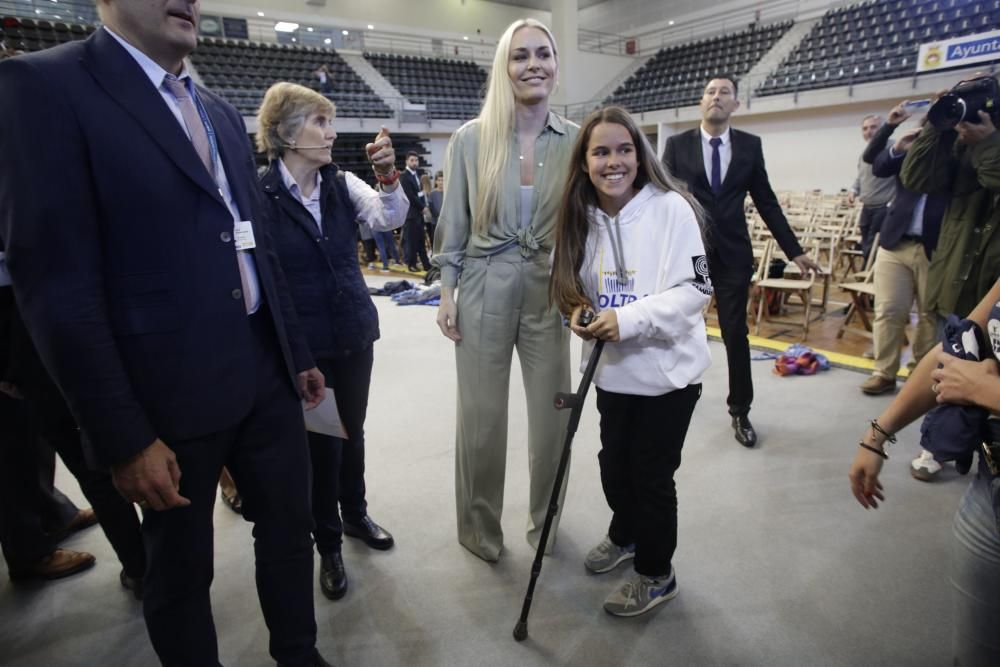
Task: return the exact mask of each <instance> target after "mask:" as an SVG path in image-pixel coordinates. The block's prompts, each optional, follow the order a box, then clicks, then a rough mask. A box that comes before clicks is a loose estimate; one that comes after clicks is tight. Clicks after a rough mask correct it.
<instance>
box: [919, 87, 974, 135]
mask: <svg viewBox="0 0 1000 667" xmlns="http://www.w3.org/2000/svg"><path fill="white" fill-rule="evenodd" d="M964 117H965V100H963V99H962V98H961V97H959V96H958V95H956V94H955V93H947V94H945V95H942V96H941V97H939V98H938V101H937V102H935V103H934V105H933V106H931V108H930V109H929V110H928V111H927V120H928V121H930V123H931V125H933V126H934V128H935V129H937V130H950V129H952V128H953V127H955V126H956V125H958V124H959V123H960V122H962V119H963V118H964Z"/></svg>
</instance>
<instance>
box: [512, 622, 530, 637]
mask: <svg viewBox="0 0 1000 667" xmlns="http://www.w3.org/2000/svg"><path fill="white" fill-rule="evenodd" d="M527 638H528V624H527V623H525V622H524V621H518V622H517V625H515V626H514V639H516V640H517V641H519V642H523V641H524V640H525V639H527Z"/></svg>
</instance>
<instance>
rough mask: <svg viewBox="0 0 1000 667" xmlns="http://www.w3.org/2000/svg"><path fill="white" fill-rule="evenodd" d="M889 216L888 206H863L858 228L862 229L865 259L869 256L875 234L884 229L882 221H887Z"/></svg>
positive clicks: (862, 248) (862, 249) (862, 245)
mask: <svg viewBox="0 0 1000 667" xmlns="http://www.w3.org/2000/svg"><path fill="white" fill-rule="evenodd" d="M888 216H889V207H888V206H879V207H877V208H876V207H871V206H864V207H862V208H861V215H860V217H858V228H859V229H860V231H861V251H862V252H863V253H864V256H865V259H867V258H868V253H869V252H871V249H872V243H873V242H874V241H875V235H876V234H878V233H879V232H881V231H882V223H883V222H885V219H886V218H887V217H888Z"/></svg>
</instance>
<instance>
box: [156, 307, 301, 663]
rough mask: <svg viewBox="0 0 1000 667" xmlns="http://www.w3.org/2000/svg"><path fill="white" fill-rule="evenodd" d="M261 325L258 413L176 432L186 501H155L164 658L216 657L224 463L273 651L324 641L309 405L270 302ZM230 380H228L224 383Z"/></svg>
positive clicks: (282, 656) (256, 323)
mask: <svg viewBox="0 0 1000 667" xmlns="http://www.w3.org/2000/svg"><path fill="white" fill-rule="evenodd" d="M250 326H251V327H252V328H253V329H254V331H255V333H256V348H257V349H256V352H255V357H256V358H255V359H254V360H252V363H254V367H255V368H256V369H257V396H256V399H255V402H254V405H253V408H252V409H251V411H250V413H249V414H248V415H246V417H244V418H243V420H242V421H240V422H239V423H238V424H236V425H235V426H233V427H231V428H228V429H226V430H224V431H221V432H219V433H213V434H209V435H206V436H204V437H200V438H196V439H192V440H186V441H182V442H168V443H167V445H168V446H169V447H171V448H172V449H173V450H174V452H175V453H176V455H177V460H178V464H179V466H180V469H181V473H182V477H181V482H180V494H181V495H182V496H184V497H186V498H188V499H190V501H191V505H190V506H188V507H182V508H177V509H172V510H167V511H165V512H155V511H147V512H145V514H144V520H143V525H142V529H143V536H144V538H145V544H146V553H147V556H148V566H147V570H146V577H145V580H144V584H145V598H144V600H143V613H144V615H145V617H146V628H147V630H148V631H149V637H150V640H151V641H152V643H153V648H154V649H155V650H156V653H157V655H158V656H159V658H160V660H161V661H162V663H163V664H164V665H169V666H170V667H173V666H175V665H176V666H182V665H183V666H185V667H187V666H189V665H190V666H194V665H198V666H202V665H218V646H217V641H216V634H215V625H214V623H213V621H212V607H211V600H210V598H209V587H210V586H211V584H212V577H213V565H212V560H213V530H212V512H213V509H214V506H215V497H216V487H217V485H218V482H219V473H220V471H221V470H222V466H223V465H225V466H226V467H228V468H229V471H230V473H231V474H232V476H233V479H234V480H235V482H236V485H237V487H238V488H239V490H240V495H241V496H242V497H243V517H244V518H245V519H246V520H248V521H251V522H253V524H254V528H253V537H254V555H255V558H256V566H257V574H256V579H257V595H258V597H259V599H260V606H261V610H262V611H263V614H264V621H265V622H266V624H267V627H268V630H270V635H271V639H270V652H271V655H272V656H273V657H274V659H275V660H277V661H278V662H279V663H281V664H283V665H305V664H310V663H309V660H310V659H311V656H312V655H313V651H314V647H315V643H316V621H315V616H314V610H313V588H312V574H313V552H312V539H311V537H310V533H311V531H312V514H311V512H310V509H309V502H310V498H309V488H310V485H311V480H310V470H309V455H308V447H307V444H306V436H305V424H304V421H303V418H302V408H301V404H300V400H299V397H298V396H297V395H296V393H295V391H294V389H293V387H292V385H291V383H290V381H289V378H288V373H287V371H286V369H285V366H284V363H283V361H282V359H281V356H280V353H279V352H278V350H279V347H278V342H277V339H276V337H275V334H274V330H273V325H272V324H271V320H270V317H269V316H268V314H267V313H266V312H259V313H257V314H256V315H253V316H251V317H250ZM222 390H224V386H223V387H220V391H222Z"/></svg>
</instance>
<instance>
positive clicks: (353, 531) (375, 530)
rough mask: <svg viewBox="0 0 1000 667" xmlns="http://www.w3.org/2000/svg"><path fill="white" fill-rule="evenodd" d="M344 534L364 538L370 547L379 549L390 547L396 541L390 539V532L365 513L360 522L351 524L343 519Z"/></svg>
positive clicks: (383, 549)
mask: <svg viewBox="0 0 1000 667" xmlns="http://www.w3.org/2000/svg"><path fill="white" fill-rule="evenodd" d="M344 535H347V536H348V537H357V538H358V539H361V540H364V542H365V544H367V545H368V546H370V547H371V548H372V549H378V550H379V551H385V550H386V549H391V548H392V545H393V544H395V543H396V541H395V540H394V539H392V534H391V533H390V532H389V531H388V530H386V529H385V528H383V527H382V526H380V525H378V524H377V523H375V522H374V521H372V518H371V517H370V516H368V515H367V514H366V515H364V517H362V518H361V523H360V524H353V523H348V522H346V521H345V522H344Z"/></svg>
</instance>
